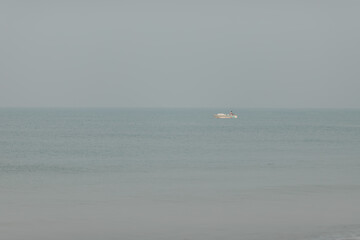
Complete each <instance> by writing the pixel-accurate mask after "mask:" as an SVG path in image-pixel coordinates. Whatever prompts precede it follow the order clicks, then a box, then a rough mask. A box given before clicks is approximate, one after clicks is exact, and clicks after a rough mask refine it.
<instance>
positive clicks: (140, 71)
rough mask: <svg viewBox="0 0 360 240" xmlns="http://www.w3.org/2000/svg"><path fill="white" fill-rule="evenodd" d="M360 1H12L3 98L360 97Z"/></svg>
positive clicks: (46, 101) (289, 100)
mask: <svg viewBox="0 0 360 240" xmlns="http://www.w3.org/2000/svg"><path fill="white" fill-rule="evenodd" d="M359 10H360V2H359V1H351V0H348V1H271V2H269V1H256V2H253V1H230V0H227V1H199V0H195V1H158V0H156V1H145V0H138V1H109V0H105V1H83V0H77V1H56V0H52V1H42V0H34V1H22V0H19V1H10V0H2V1H1V3H0V32H1V41H0V52H1V54H0V65H1V68H0V86H1V87H0V107H28V106H31V107H36V106H39V107H53V106H55V107H229V108H230V107H285V108H293V107H295V108H299V107H300V108H303V107H305V108H308V107H317V108H318V107H320V108H321V107H325V108H359V107H360V95H359V94H358V89H360V81H358V79H359V73H360V70H359V67H358V63H359V57H360V48H359V44H358V43H359V41H360V31H358V29H359V26H358V25H359V24H358V23H359V22H360V15H359V14H358V13H359Z"/></svg>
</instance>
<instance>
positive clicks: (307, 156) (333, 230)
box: [0, 109, 360, 240]
mask: <svg viewBox="0 0 360 240" xmlns="http://www.w3.org/2000/svg"><path fill="white" fill-rule="evenodd" d="M220 111H221V110H219V109H176V110H173V109H136V110H132V109H1V110H0V196H1V197H0V213H1V214H0V232H1V236H2V238H4V239H9V240H20V239H38V240H42V239H44V240H45V239H55V240H57V239H87V240H92V239H94V240H95V239H154V240H155V239H156V240H161V239H181V240H183V239H200V240H202V239H204V240H205V239H206V240H211V239H214V240H215V239H234V240H235V239H244V240H252V239H253V240H262V239H266V240H268V239H274V240H275V239H276V240H281V239H284V240H287V239H294V240H296V239H299V240H323V239H326V240H350V239H354V240H358V239H360V204H359V202H360V174H359V173H360V110H276V109H274V110H255V109H233V111H234V112H235V113H237V114H238V115H239V118H238V119H215V118H213V116H212V115H213V114H214V113H217V112H220Z"/></svg>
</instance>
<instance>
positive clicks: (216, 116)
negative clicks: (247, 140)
mask: <svg viewBox="0 0 360 240" xmlns="http://www.w3.org/2000/svg"><path fill="white" fill-rule="evenodd" d="M214 117H215V118H237V117H238V116H237V115H235V114H233V113H232V112H231V113H230V114H225V113H217V114H215V115H214Z"/></svg>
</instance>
